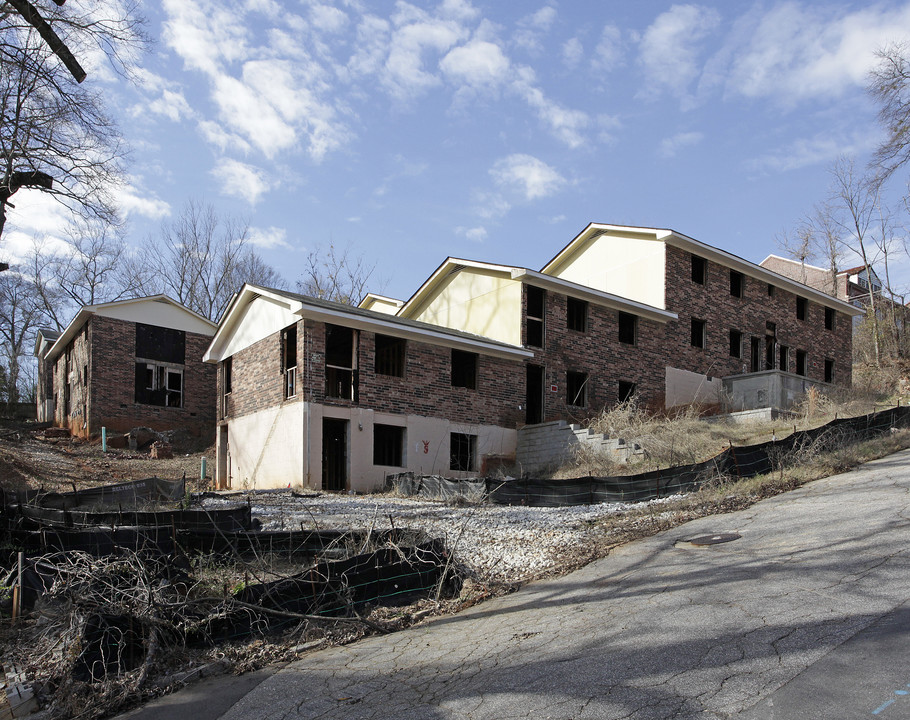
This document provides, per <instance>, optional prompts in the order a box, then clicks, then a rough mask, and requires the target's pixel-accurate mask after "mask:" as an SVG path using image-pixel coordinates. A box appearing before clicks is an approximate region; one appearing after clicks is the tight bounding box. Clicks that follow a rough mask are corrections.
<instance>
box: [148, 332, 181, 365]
mask: <svg viewBox="0 0 910 720" xmlns="http://www.w3.org/2000/svg"><path fill="white" fill-rule="evenodd" d="M136 357H137V358H142V359H144V360H157V361H159V362H163V363H172V364H174V365H183V364H184V363H185V362H186V333H185V332H184V331H183V330H174V329H172V328H165V327H159V326H157V325H145V324H143V323H136Z"/></svg>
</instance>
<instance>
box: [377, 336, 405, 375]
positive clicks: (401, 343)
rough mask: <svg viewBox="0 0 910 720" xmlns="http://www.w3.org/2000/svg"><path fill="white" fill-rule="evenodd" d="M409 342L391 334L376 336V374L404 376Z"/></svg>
mask: <svg viewBox="0 0 910 720" xmlns="http://www.w3.org/2000/svg"><path fill="white" fill-rule="evenodd" d="M406 353H407V342H406V341H405V340H404V338H397V337H390V336H389V335H377V336H376V374H377V375H389V376H391V377H404V366H405V358H406V357H407V354H406Z"/></svg>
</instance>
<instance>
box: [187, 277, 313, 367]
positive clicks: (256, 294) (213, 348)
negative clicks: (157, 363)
mask: <svg viewBox="0 0 910 720" xmlns="http://www.w3.org/2000/svg"><path fill="white" fill-rule="evenodd" d="M260 297H264V298H266V299H268V300H270V301H272V302H274V303H276V304H278V305H283V306H285V307H286V308H288V310H290V311H291V312H293V313H297V311H298V310H299V309H300V306H301V303H300V302H299V301H297V300H293V299H291V298H289V297H287V296H285V295H281V294H278V293H274V292H272V291H270V290H267V289H266V288H261V287H258V286H256V285H249V284H247V285H244V286H243V287H242V288H240V290H239V291H237V293H236V294H235V295H234V298H233V299H232V300H231V302H230V303H229V304H228V307H227V309H226V310H225V311H224V315H223V316H222V317H221V322H220V323H218V329H217V330H216V331H215V334H214V336H213V337H212V341H211V342H210V343H209V346H208V348H206V351H205V353H203V355H202V362H207V363H217V362H221V361H222V360H223V359H224V358H223V357H222V353H223V351H224V348H225V347H226V346H227V343H228V340H230V338H231V335H232V333H233V332H234V330H235V328H236V327H237V323H238V322H239V321H240V320H239V318H240V315H241V310H242V308H243V307H245V306H246V305H249V304H250V303H251V302H253V301H254V300H256V299H257V298H260Z"/></svg>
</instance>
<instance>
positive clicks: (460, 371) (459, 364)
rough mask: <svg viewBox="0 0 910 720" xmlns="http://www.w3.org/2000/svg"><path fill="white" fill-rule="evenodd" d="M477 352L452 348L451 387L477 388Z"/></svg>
mask: <svg viewBox="0 0 910 720" xmlns="http://www.w3.org/2000/svg"><path fill="white" fill-rule="evenodd" d="M477 360H478V356H477V353H472V352H466V351H464V350H452V387H463V388H467V389H468V390H476V389H477Z"/></svg>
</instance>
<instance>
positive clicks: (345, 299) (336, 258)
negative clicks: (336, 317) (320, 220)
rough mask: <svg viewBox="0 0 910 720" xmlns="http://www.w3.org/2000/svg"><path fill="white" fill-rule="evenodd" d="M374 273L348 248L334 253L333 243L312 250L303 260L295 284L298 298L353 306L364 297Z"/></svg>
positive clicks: (336, 249)
mask: <svg viewBox="0 0 910 720" xmlns="http://www.w3.org/2000/svg"><path fill="white" fill-rule="evenodd" d="M375 269H376V265H375V263H374V264H373V265H370V264H368V263H367V262H366V261H365V260H364V259H363V256H361V255H354V254H352V253H351V248H350V245H348V246H346V247H344V248H342V249H338V248H336V247H335V245H334V243H332V244H330V245H329V247H328V249H324V248H322V247H316V248H315V249H314V250H311V251H310V252H309V253H308V254H307V257H306V267H305V269H304V271H303V274H302V276H301V277H300V279H299V280H298V281H297V291H298V292H299V293H301V294H302V295H309V296H310V297H315V298H321V299H323V300H332V301H334V302H339V303H344V304H345V305H356V304H357V303H359V302H360V301H361V300H362V299H363V296H364V295H366V293H367V286H368V284H369V282H370V279H371V278H372V276H373V271H374V270H375Z"/></svg>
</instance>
